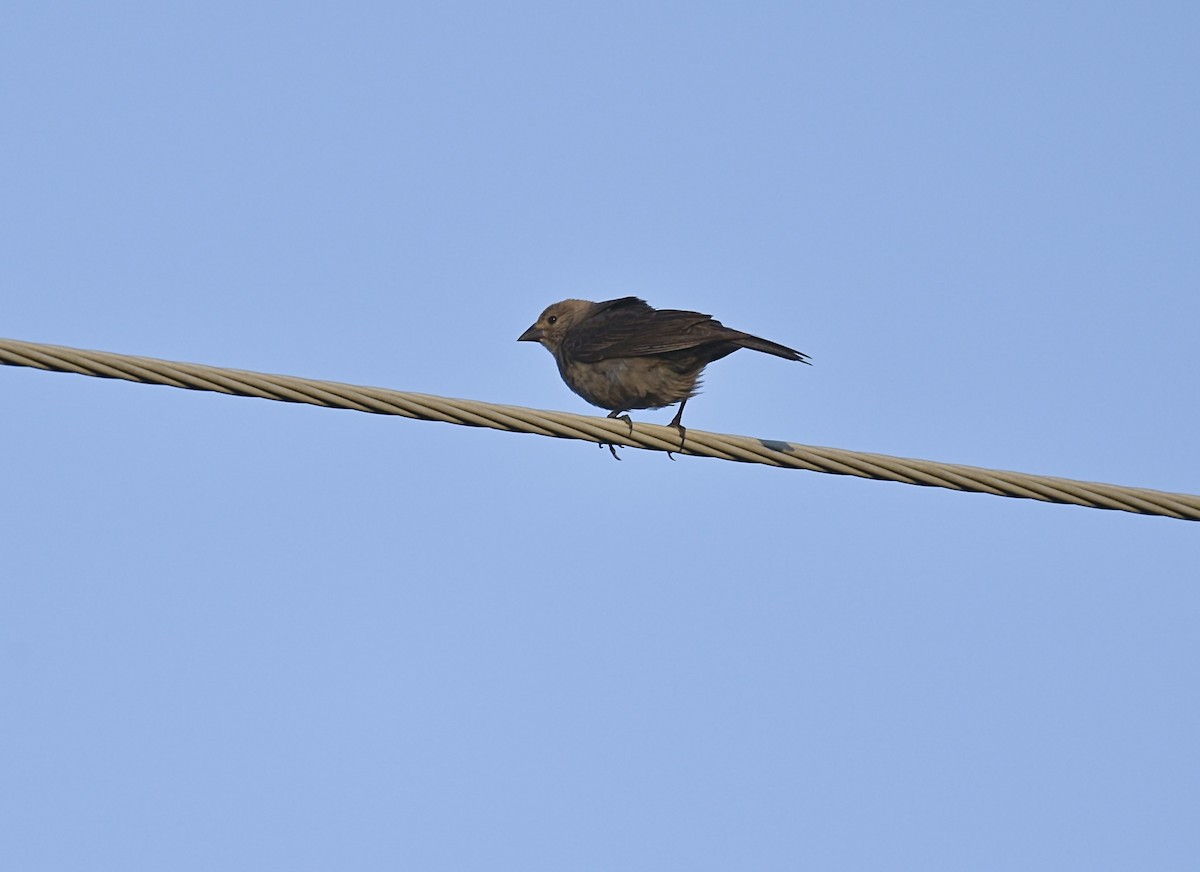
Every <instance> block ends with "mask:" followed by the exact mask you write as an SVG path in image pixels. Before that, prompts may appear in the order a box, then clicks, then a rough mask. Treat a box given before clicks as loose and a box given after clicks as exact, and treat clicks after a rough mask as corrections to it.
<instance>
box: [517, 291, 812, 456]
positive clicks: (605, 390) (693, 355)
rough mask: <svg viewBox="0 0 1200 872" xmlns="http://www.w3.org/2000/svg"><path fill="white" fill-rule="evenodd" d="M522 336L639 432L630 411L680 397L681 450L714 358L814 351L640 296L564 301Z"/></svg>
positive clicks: (588, 396) (582, 392) (796, 355)
mask: <svg viewBox="0 0 1200 872" xmlns="http://www.w3.org/2000/svg"><path fill="white" fill-rule="evenodd" d="M517 341H518V342H540V343H542V345H544V346H546V349H547V350H548V351H549V352H550V353H551V354H553V355H554V360H555V362H556V363H557V364H558V372H559V374H560V375H561V376H562V379H563V381H564V382H566V383H567V387H569V388H570V389H571V390H573V391H574V392H575V393H577V394H579V396H581V397H583V398H584V399H585V400H587V401H588V402H589V403H591V404H592V405H593V406H599V407H600V408H602V409H608V410H609V414H608V417H610V418H620V419H621V420H623V421H625V422H627V423H628V424H629V430H630V432H631V433H632V432H633V421H632V420H631V419H630V417H629V415H627V414H625V413H627V412H629V411H630V410H632V409H661V408H662V407H663V406H670V405H672V404H674V403H679V411H678V412H676V413H675V417H674V418H673V419H672V420H671V424H670V426H672V427H674V428H675V429H677V430H678V431H679V449H680V450H683V443H684V440H685V439H686V438H687V430H686V428H685V427H684V426H683V425H682V424H681V423H679V419H680V418H681V417H682V416H683V407H684V406H686V405H687V401H688V399H689V398H691V397H693V396H695V395H696V392H697V391H696V388H697V386H698V383H699V380H700V374H701V373H702V372H703V371H704V367H706V366H708V364H710V363H712V362H713V361H714V360H720V359H721V358H722V357H726V356H727V355H730V354H733V352H735V351H737V350H738V349H739V348H751V349H753V350H755V351H762V352H765V353H767V354H774V355H775V356H776V357H782V358H784V359H786V360H798V361H801V362H802V363H808V362H809V360H808V355H807V354H801V353H800V352H799V351H796V350H794V349H791V348H788V347H787V346H786V345H780V344H778V343H777V342H770V341H768V340H766V339H760V338H759V337H757V336H751V335H750V334H749V333H742V332H741V331H739V330H730V329H729V328H728V327H726V326H724V325H723V324H721V322H720V321H715V320H713V318H712V316H710V315H701V314H700V313H699V312H683V311H680V310H678V309H655V308H653V307H651V306H649V305H648V304H647V303H646V301H645V300H639V299H638V298H637V297H622V298H621V299H619V300H608V301H607V302H604V303H592V302H589V301H587V300H563V301H562V302H561V303H555V304H554V305H553V306H550V307H549V308H548V309H546V311H544V312H542V314H541V317H539V318H538V319H537V321H536V322H535V323H534V325H533V326H532V327H530V328H529V329H528V330H526V331H525V332H524V333H522V334H521V335H520V336H519V337H518V338H517ZM608 447H609V450H610V451H612V455H613V457H617V452H616V450H615V449H614V448H613V446H611V445H609V446H608ZM617 459H618V460H620V458H619V457H618V458H617Z"/></svg>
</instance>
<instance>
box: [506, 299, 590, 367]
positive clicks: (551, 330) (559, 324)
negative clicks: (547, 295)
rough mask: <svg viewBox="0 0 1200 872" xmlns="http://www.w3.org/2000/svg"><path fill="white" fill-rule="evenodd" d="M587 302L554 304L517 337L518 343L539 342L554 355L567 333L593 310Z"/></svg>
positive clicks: (570, 301)
mask: <svg viewBox="0 0 1200 872" xmlns="http://www.w3.org/2000/svg"><path fill="white" fill-rule="evenodd" d="M595 306H596V304H595V303H589V302H588V301H587V300H563V301H562V302H561V303H555V304H554V305H553V306H550V307H548V308H547V309H546V311H545V312H543V313H542V314H541V315H540V316H538V319H537V320H536V321H534V322H533V326H532V327H530V328H529V329H528V330H526V331H525V332H524V333H522V334H521V335H520V336H518V337H517V341H518V342H540V343H542V345H544V346H546V348H547V349H548V350H549V351H550V353H551V354H554V353H555V352H557V351H558V348H559V346H560V345H562V342H563V338H564V337H565V336H566V335H567V331H568V330H570V329H571V328H572V327H574V326H575V325H576V324H578V323H579V322H580V321H582V320H583V319H584V318H586V317H587V316H588V314H589V313H590V312H591V311H592V309H593V308H595Z"/></svg>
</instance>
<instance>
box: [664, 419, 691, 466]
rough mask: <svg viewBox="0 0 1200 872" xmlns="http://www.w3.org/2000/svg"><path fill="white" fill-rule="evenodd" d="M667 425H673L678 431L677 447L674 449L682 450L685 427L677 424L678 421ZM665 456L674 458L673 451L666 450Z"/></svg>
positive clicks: (685, 436)
mask: <svg viewBox="0 0 1200 872" xmlns="http://www.w3.org/2000/svg"><path fill="white" fill-rule="evenodd" d="M669 426H671V427H674V428H675V429H676V430H678V431H679V447H678V448H676V449H675V451H683V443H684V442H686V441H687V427H685V426H683V425H682V424H678V423H676V424H670V425H669ZM667 457H669V458H671V459H672V460H674V459H675V454H674V452H671V451H668V452H667Z"/></svg>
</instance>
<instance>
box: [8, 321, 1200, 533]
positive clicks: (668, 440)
mask: <svg viewBox="0 0 1200 872" xmlns="http://www.w3.org/2000/svg"><path fill="white" fill-rule="evenodd" d="M0 363H2V364H7V365H9V366H29V367H34V368H36V369H45V370H53V371H56V372H72V373H78V374H79V375H91V376H99V377H101V378H116V379H124V380H126V381H133V382H141V383H143V384H157V385H169V386H171V387H176V388H187V389H189V390H196V391H216V392H218V393H223V394H233V395H236V396H242V397H260V398H262V399H266V400H282V401H284V402H288V403H308V404H311V405H314V406H326V407H328V408H332V409H353V410H355V411H359V412H371V413H374V414H378V415H402V416H404V417H406V418H418V419H421V420H425V421H443V422H446V423H449V424H465V425H467V426H470V427H490V428H492V429H495V430H507V431H510V432H514V433H536V434H538V435H540V436H555V437H558V438H562V439H582V440H585V441H589V442H597V443H600V444H616V445H624V446H630V447H636V448H648V449H652V450H656V451H676V450H677V447H678V445H679V433H678V432H677V431H676V430H675V429H674V428H672V427H663V426H659V425H657V424H634V425H633V432H632V433H631V432H630V427H629V425H628V424H626V423H625V422H624V421H619V420H612V419H609V418H595V417H590V416H586V415H573V414H570V413H567V412H548V411H540V410H538V409H527V408H524V407H522V406H503V405H497V404H495V403H481V402H476V401H473V400H457V399H453V398H450V397H437V396H430V395H428V394H414V393H409V392H407V391H393V390H387V389H385V388H372V387H362V386H358V385H348V384H341V383H339V382H331V381H317V380H313V379H305V378H297V377H295V376H287V375H268V374H265V373H259V372H249V371H245V370H238V369H226V368H224V367H215V366H205V365H203V364H196V363H175V362H172V361H167V360H157V359H155V358H151V357H132V356H130V355H126V354H112V353H110V352H104V351H84V350H81V349H78V348H66V347H62V346H57V345H43V344H41V343H36V342H20V341H18V340H15V339H0ZM681 453H683V454H691V455H695V456H698V457H716V458H719V459H721V460H736V461H741V462H744V463H765V464H768V465H770V466H780V467H787V468H790V469H806V470H809V471H811V472H827V473H832V474H834V475H853V476H858V477H860V478H870V479H875V480H878V481H897V482H903V483H904V484H916V485H924V486H930V487H944V488H949V489H951V490H959V491H971V492H974V493H986V494H994V495H996V496H1005V497H1018V498H1023V499H1032V500H1042V501H1043V502H1051V503H1066V504H1070V505H1076V506H1087V507H1090V508H1096V509H1115V510H1119V511H1124V512H1134V513H1137V514H1143V515H1162V516H1165V517H1168V518H1179V519H1182V520H1187V521H1200V496H1196V495H1193V494H1176V493H1166V492H1164V491H1156V490H1148V489H1146V488H1133V487H1122V486H1120V485H1112V484H1097V483H1094V482H1084V481H1075V480H1073V479H1067V478H1052V477H1049V476H1042V475H1030V474H1027V473H1021V472H1004V471H1001V470H994V469H981V468H979V467H974V466H961V465H958V464H950V463H937V462H935V461H931V460H910V459H906V458H901V457H891V456H889V455H886V454H868V453H865V452H861V451H846V450H843V449H838V448H820V447H817V446H812V445H799V444H797V443H794V442H779V441H774V440H766V439H755V438H752V437H748V436H728V435H724V434H720V433H707V432H704V431H702V430H693V429H690V428H689V429H688V431H687V444H686V447H685V448H684V449H683V451H682V452H681Z"/></svg>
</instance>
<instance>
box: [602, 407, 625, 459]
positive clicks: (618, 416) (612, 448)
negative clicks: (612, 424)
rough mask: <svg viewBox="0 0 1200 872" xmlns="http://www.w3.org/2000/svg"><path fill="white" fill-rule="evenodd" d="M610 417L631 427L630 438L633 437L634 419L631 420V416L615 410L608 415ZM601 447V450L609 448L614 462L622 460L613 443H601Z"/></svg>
mask: <svg viewBox="0 0 1200 872" xmlns="http://www.w3.org/2000/svg"><path fill="white" fill-rule="evenodd" d="M608 417H610V418H613V419H614V420H617V421H624V422H625V423H626V424H628V425H629V435H630V436H632V435H633V418H630V417H629V415H627V414H625V413H623V412H621V411H619V410H616V409H614V410H613V411H611V412H609V413H608ZM600 447H601V448H604V447H607V448H608V450H609V451H610V452H612V456H613V460H620V459H621V458H620V457H618V456H617V447H616V446H615V445H613V444H612V443H611V442H601V443H600Z"/></svg>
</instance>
